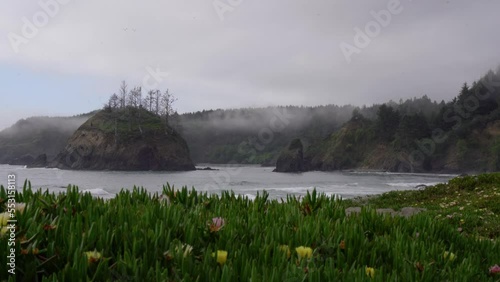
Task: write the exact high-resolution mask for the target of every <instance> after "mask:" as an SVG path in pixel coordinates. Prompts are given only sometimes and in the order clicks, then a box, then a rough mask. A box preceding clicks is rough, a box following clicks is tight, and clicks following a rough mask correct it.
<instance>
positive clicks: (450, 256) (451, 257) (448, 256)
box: [443, 252, 457, 261]
mask: <svg viewBox="0 0 500 282" xmlns="http://www.w3.org/2000/svg"><path fill="white" fill-rule="evenodd" d="M443 258H444V259H447V260H449V261H454V260H455V259H456V258H457V257H456V255H455V254H454V253H451V252H444V254H443Z"/></svg>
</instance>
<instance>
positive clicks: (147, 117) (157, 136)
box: [49, 107, 195, 171]
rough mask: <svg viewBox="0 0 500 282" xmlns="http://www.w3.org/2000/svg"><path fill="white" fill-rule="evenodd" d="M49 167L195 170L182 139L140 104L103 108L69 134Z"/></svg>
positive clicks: (162, 119)
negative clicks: (139, 106)
mask: <svg viewBox="0 0 500 282" xmlns="http://www.w3.org/2000/svg"><path fill="white" fill-rule="evenodd" d="M49 166H50V167H57V168H60V169H75V170H128V171H134V170H137V171H141V170H144V171H146V170H154V171H183V170H195V166H194V164H193V162H192V161H191V158H190V156H189V149H188V146H187V144H186V141H185V140H184V139H183V138H182V137H181V136H180V135H179V133H178V132H177V131H175V130H174V129H173V128H172V127H171V126H169V125H168V124H167V121H166V120H165V118H162V117H160V116H158V115H156V114H153V113H151V112H149V111H147V110H145V109H143V108H133V107H127V108H124V109H113V110H111V109H105V110H102V111H100V112H98V113H96V114H95V115H94V116H93V117H91V118H90V119H89V120H88V121H87V122H85V123H84V124H82V125H81V126H80V128H78V130H77V131H76V132H75V133H74V134H73V135H72V136H71V137H70V138H69V140H68V143H67V145H66V147H65V149H64V150H63V151H62V152H61V153H60V154H59V155H58V156H57V157H56V158H55V160H54V161H52V162H51V163H50V164H49Z"/></svg>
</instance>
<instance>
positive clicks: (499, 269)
mask: <svg viewBox="0 0 500 282" xmlns="http://www.w3.org/2000/svg"><path fill="white" fill-rule="evenodd" d="M490 274H491V275H493V274H500V266H498V264H495V265H494V266H492V267H490Z"/></svg>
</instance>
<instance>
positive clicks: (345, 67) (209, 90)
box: [0, 0, 500, 126]
mask: <svg viewBox="0 0 500 282" xmlns="http://www.w3.org/2000/svg"><path fill="white" fill-rule="evenodd" d="M221 1H223V2H226V1H225V0H221ZM389 2H390V1H387V0H377V1H361V0H354V1H333V0H330V1H327V0H315V1H304V0H288V1H285V0H277V1H248V0H243V1H242V3H241V5H239V6H237V7H235V8H234V10H233V11H231V12H228V13H226V14H225V20H224V21H220V20H219V17H218V15H217V13H216V11H215V10H214V7H213V5H212V2H211V1H202V0H196V1H181V0H172V1H123V0H122V1H118V0H110V1H97V0H89V1H75V0H72V1H69V3H68V4H66V5H64V6H62V7H61V10H60V11H59V13H58V14H57V15H56V16H55V17H54V18H52V19H51V20H50V22H49V23H48V25H47V26H45V27H44V28H42V29H41V30H40V32H39V33H38V34H37V36H36V37H35V38H33V39H31V40H30V42H29V43H28V44H25V45H21V46H20V50H21V51H20V53H19V54H15V53H14V52H13V51H12V49H11V48H10V46H9V44H8V41H7V40H4V41H0V42H1V43H0V63H1V64H5V65H7V64H8V65H15V66H17V67H21V68H36V69H38V70H40V71H43V72H53V73H61V74H63V73H64V74H68V73H70V74H74V75H82V76H91V77H94V78H95V81H96V85H95V86H94V88H95V89H100V90H97V91H96V92H94V93H91V94H88V95H89V96H90V98H92V99H96V101H98V102H96V103H95V105H96V107H100V106H101V102H102V100H105V99H106V97H107V96H108V95H109V94H111V93H112V92H113V91H116V88H117V87H118V84H117V82H118V81H120V80H121V79H127V80H128V81H129V84H131V85H132V84H140V82H141V80H142V78H143V77H144V75H145V74H146V71H145V68H146V67H147V66H152V67H156V66H159V67H160V68H161V69H162V70H163V71H166V72H169V73H170V76H169V77H168V79H166V80H165V81H164V82H163V83H162V84H161V87H162V88H166V87H168V88H170V89H172V90H173V92H174V93H176V94H177V96H178V97H179V102H178V109H179V110H180V111H181V112H182V111H195V110H202V109H207V108H227V107H242V106H267V105H278V104H305V105H317V104H327V103H336V104H347V103H352V104H355V105H363V104H371V103H375V102H383V101H386V100H388V99H395V100H399V98H408V97H413V96H420V95H423V94H428V95H429V96H430V97H431V98H433V99H436V100H441V99H451V98H452V97H453V96H454V95H456V94H457V92H458V90H459V88H460V85H461V84H462V83H463V82H465V81H469V82H470V81H472V80H474V79H477V78H479V76H481V75H482V74H484V73H485V72H486V71H487V70H488V69H489V68H495V67H496V66H497V65H498V64H499V63H500V60H499V52H498V46H500V44H499V43H500V42H499V41H500V39H498V36H496V34H497V33H498V32H497V28H498V26H499V24H500V18H499V17H498V15H497V14H498V11H500V2H498V1H494V0H489V1H488V0H484V1H474V2H473V1H467V0H457V1H453V0H449V1H410V0H401V6H402V7H403V11H402V12H401V13H400V14H398V15H393V17H392V20H391V23H390V24H389V25H388V26H387V27H384V28H382V30H381V32H380V35H378V36H377V37H375V38H373V40H372V42H371V43H370V44H369V46H367V47H366V48H365V49H363V50H362V52H361V53H360V54H356V55H354V56H353V60H352V62H351V63H350V64H348V63H347V62H346V60H345V58H344V56H343V54H342V52H341V50H340V48H339V44H340V43H341V42H343V41H345V42H349V43H351V42H352V41H353V37H354V35H355V32H354V28H355V27H360V28H362V29H363V28H364V26H365V25H366V24H367V23H368V22H369V21H371V20H373V18H372V16H371V14H370V12H371V11H379V10H382V9H386V7H387V4H388V3H389ZM0 10H2V11H6V12H5V15H2V17H1V19H0V23H1V26H2V27H3V28H2V29H1V30H0V31H1V32H2V33H4V34H7V33H8V32H11V31H12V32H16V33H20V31H21V26H22V21H21V17H23V16H26V17H28V18H30V17H31V16H32V15H33V14H34V13H35V12H36V11H38V10H40V8H39V7H38V4H37V3H35V2H32V3H24V2H23V3H20V1H17V0H6V1H3V2H2V3H1V4H0ZM5 38H6V37H5ZM5 38H4V39H5ZM113 83H116V85H115V84H113ZM60 95H69V94H68V93H61V94H60ZM20 102H21V101H20ZM47 111H49V112H50V109H44V112H47ZM75 114H76V113H75ZM4 126H6V125H4Z"/></svg>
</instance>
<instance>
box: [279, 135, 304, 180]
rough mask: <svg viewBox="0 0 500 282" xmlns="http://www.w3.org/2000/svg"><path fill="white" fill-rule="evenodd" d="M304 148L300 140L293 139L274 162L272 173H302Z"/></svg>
mask: <svg viewBox="0 0 500 282" xmlns="http://www.w3.org/2000/svg"><path fill="white" fill-rule="evenodd" d="M303 151H304V147H303V145H302V142H301V141H300V139H294V140H292V142H290V145H288V147H287V148H286V149H285V150H283V152H281V154H280V156H279V157H278V160H277V161H276V169H275V170H274V172H302V171H306V167H305V163H304V152H303Z"/></svg>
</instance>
